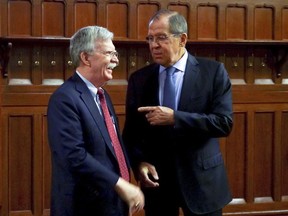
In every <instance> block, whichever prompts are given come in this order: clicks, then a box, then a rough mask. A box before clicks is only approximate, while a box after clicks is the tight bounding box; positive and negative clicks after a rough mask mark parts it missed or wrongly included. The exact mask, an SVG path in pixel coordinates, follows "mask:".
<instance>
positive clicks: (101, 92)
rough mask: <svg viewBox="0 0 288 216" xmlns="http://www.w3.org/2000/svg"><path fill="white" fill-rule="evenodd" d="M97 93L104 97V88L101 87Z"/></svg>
mask: <svg viewBox="0 0 288 216" xmlns="http://www.w3.org/2000/svg"><path fill="white" fill-rule="evenodd" d="M97 94H98V95H99V97H104V90H103V89H101V88H99V89H98V91H97Z"/></svg>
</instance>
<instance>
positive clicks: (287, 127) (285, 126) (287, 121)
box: [279, 110, 288, 201]
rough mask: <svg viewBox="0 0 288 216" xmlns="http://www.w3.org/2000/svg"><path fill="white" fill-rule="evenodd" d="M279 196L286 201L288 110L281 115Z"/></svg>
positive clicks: (287, 193) (287, 185)
mask: <svg viewBox="0 0 288 216" xmlns="http://www.w3.org/2000/svg"><path fill="white" fill-rule="evenodd" d="M281 119H282V122H281V151H280V155H279V157H280V158H281V176H282V178H281V198H282V200H283V201H288V184H287V181H288V172H287V167H288V139H287V134H288V110H286V111H285V112H283V113H282V116H281Z"/></svg>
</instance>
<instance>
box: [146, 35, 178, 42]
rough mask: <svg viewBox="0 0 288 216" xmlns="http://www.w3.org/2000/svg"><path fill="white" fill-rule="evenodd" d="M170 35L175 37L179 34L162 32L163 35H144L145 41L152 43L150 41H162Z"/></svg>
mask: <svg viewBox="0 0 288 216" xmlns="http://www.w3.org/2000/svg"><path fill="white" fill-rule="evenodd" d="M171 36H173V37H177V36H179V34H170V35H166V34H163V35H157V36H155V37H153V36H151V35H149V36H147V37H146V41H147V43H152V42H155V43H164V42H165V41H167V40H168V38H169V37H171Z"/></svg>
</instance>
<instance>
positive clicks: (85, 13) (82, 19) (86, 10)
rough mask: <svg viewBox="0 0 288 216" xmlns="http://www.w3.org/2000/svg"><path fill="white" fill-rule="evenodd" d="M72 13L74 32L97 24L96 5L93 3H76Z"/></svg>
mask: <svg viewBox="0 0 288 216" xmlns="http://www.w3.org/2000/svg"><path fill="white" fill-rule="evenodd" d="M74 11H75V12H74V13H75V19H74V23H75V25H74V29H75V30H76V29H80V28H82V27H84V26H89V25H96V24H97V4H96V3H95V2H76V3H75V5H74Z"/></svg>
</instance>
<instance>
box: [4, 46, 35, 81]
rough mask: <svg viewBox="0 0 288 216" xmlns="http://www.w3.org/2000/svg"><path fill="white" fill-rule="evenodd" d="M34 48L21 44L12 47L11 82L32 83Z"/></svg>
mask: <svg viewBox="0 0 288 216" xmlns="http://www.w3.org/2000/svg"><path fill="white" fill-rule="evenodd" d="M31 58H32V50H31V49H30V47H29V46H28V45H25V44H23V45H20V46H17V47H15V48H13V49H12V51H11V61H10V64H9V70H10V71H11V72H10V73H9V84H11V85H30V84H32V74H31V66H32V62H31Z"/></svg>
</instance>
